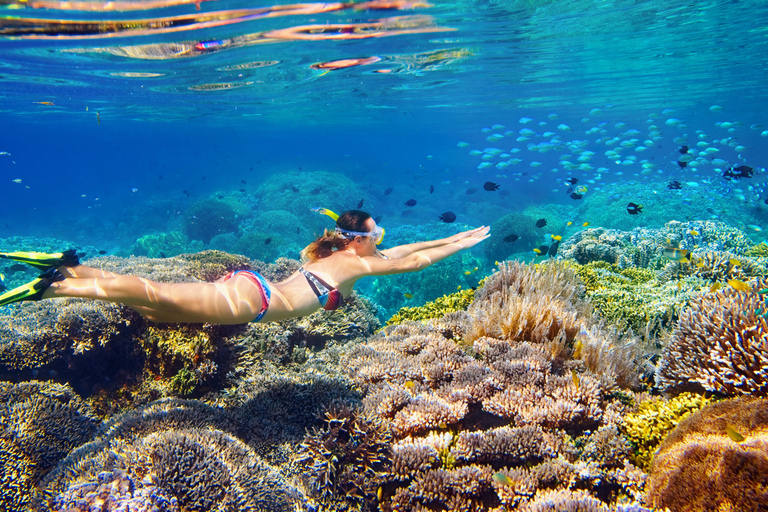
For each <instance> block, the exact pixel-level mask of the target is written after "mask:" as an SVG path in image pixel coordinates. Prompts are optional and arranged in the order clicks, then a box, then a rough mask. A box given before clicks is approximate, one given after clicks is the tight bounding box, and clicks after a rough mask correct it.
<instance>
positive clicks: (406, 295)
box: [403, 293, 413, 299]
mask: <svg viewBox="0 0 768 512" xmlns="http://www.w3.org/2000/svg"><path fill="white" fill-rule="evenodd" d="M403 297H405V298H406V299H412V298H413V294H412V293H404V294H403Z"/></svg>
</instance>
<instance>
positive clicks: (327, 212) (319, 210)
mask: <svg viewBox="0 0 768 512" xmlns="http://www.w3.org/2000/svg"><path fill="white" fill-rule="evenodd" d="M310 210H312V211H313V212H317V213H319V214H320V215H327V216H329V217H330V218H332V219H333V221H334V222H336V221H337V220H339V214H338V213H333V212H332V211H331V210H329V209H328V208H321V207H319V206H317V207H315V208H310Z"/></svg>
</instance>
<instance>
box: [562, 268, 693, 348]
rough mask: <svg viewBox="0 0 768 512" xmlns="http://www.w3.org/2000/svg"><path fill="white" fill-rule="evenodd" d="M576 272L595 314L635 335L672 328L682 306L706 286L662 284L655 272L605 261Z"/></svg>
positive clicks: (683, 281)
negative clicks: (595, 311)
mask: <svg viewBox="0 0 768 512" xmlns="http://www.w3.org/2000/svg"><path fill="white" fill-rule="evenodd" d="M573 269H574V271H575V272H576V274H578V276H579V277H580V278H581V279H582V281H584V284H585V286H586V295H587V297H589V299H590V302H591V304H592V306H593V307H594V308H595V310H597V312H599V313H600V315H601V316H602V317H603V318H605V319H606V320H607V321H609V322H611V323H612V324H613V325H615V326H617V327H619V328H622V329H627V328H629V329H632V331H633V332H636V333H649V334H650V333H655V332H657V331H658V330H659V329H660V328H664V327H671V326H672V325H673V323H674V322H675V321H676V320H677V318H678V317H679V314H680V311H681V310H682V308H683V306H685V304H687V302H688V301H689V300H690V298H691V297H693V296H694V295H696V294H698V293H699V291H700V290H701V289H702V288H703V287H704V286H705V285H706V283H705V282H704V281H703V280H700V279H696V278H687V279H685V280H681V281H675V282H665V283H663V284H660V283H659V282H658V281H657V279H656V273H655V272H653V271H652V270H649V269H641V268H636V267H626V268H620V267H618V266H617V265H611V264H608V263H605V262H603V261H593V262H590V263H587V264H586V265H574V266H573Z"/></svg>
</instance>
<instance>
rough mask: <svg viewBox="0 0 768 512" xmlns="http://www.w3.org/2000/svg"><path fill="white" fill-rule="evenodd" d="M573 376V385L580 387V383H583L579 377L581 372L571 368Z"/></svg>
mask: <svg viewBox="0 0 768 512" xmlns="http://www.w3.org/2000/svg"><path fill="white" fill-rule="evenodd" d="M571 377H572V378H573V385H574V386H576V389H578V388H579V384H581V379H580V378H579V374H578V373H576V370H571Z"/></svg>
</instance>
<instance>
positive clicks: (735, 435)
mask: <svg viewBox="0 0 768 512" xmlns="http://www.w3.org/2000/svg"><path fill="white" fill-rule="evenodd" d="M725 433H726V434H728V437H730V438H731V440H732V441H736V442H737V443H740V442H742V441H743V440H744V436H743V435H741V434H739V433H738V432H737V431H736V429H735V428H733V427H732V426H730V425H726V426H725Z"/></svg>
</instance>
